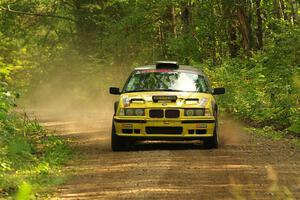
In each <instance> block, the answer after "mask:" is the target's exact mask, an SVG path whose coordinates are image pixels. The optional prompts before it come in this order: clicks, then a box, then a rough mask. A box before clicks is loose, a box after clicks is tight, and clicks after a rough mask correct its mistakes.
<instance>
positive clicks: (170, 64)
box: [156, 61, 179, 69]
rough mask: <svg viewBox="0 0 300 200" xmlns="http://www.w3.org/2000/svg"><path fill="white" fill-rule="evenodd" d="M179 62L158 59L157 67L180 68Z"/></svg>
mask: <svg viewBox="0 0 300 200" xmlns="http://www.w3.org/2000/svg"><path fill="white" fill-rule="evenodd" d="M178 68H179V64H178V62H176V61H158V62H157V63H156V69H178Z"/></svg>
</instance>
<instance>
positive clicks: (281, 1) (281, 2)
mask: <svg viewBox="0 0 300 200" xmlns="http://www.w3.org/2000/svg"><path fill="white" fill-rule="evenodd" d="M280 7H281V13H282V15H283V19H284V20H287V19H288V15H287V13H286V10H285V9H286V6H285V2H284V0H280Z"/></svg>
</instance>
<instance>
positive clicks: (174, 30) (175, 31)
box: [171, 5, 177, 38]
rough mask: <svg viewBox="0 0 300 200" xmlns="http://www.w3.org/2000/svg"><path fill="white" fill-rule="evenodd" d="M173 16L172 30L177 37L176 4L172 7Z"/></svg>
mask: <svg viewBox="0 0 300 200" xmlns="http://www.w3.org/2000/svg"><path fill="white" fill-rule="evenodd" d="M171 16H172V32H173V35H174V38H177V30H176V12H175V6H174V5H172V7H171Z"/></svg>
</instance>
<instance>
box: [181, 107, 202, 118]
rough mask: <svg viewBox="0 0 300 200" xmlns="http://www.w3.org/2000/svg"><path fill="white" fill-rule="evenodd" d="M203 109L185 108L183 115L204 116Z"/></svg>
mask: <svg viewBox="0 0 300 200" xmlns="http://www.w3.org/2000/svg"><path fill="white" fill-rule="evenodd" d="M204 113H205V109H204V108H202V109H185V110H184V116H188V117H191V116H204Z"/></svg>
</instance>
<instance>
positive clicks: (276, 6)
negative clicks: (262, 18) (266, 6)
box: [273, 0, 282, 19]
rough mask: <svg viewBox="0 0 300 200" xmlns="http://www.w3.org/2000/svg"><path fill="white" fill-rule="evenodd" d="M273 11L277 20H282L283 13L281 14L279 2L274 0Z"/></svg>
mask: <svg viewBox="0 0 300 200" xmlns="http://www.w3.org/2000/svg"><path fill="white" fill-rule="evenodd" d="M273 10H274V14H275V16H276V17H277V19H281V18H282V13H281V9H280V2H279V0H273Z"/></svg>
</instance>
